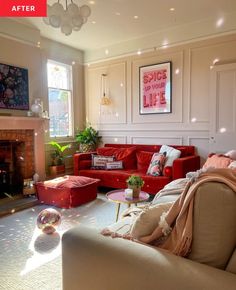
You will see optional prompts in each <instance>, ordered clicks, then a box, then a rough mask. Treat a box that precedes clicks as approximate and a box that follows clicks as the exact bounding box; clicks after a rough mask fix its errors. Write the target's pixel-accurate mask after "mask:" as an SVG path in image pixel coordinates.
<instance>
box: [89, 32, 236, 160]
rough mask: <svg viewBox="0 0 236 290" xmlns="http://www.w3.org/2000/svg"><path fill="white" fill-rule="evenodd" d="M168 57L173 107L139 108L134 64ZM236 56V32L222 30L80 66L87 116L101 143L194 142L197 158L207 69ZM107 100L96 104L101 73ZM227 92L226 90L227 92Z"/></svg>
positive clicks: (206, 112) (204, 140)
mask: <svg viewBox="0 0 236 290" xmlns="http://www.w3.org/2000/svg"><path fill="white" fill-rule="evenodd" d="M167 61H171V62H172V113H170V114H152V115H140V114H139V67H140V66H144V65H150V64H157V63H162V62H167ZM234 62H236V35H231V36H222V37H217V38H212V39H207V40H201V41H198V42H192V43H187V44H184V45H178V46H174V47H166V48H162V49H158V50H155V51H152V52H148V53H143V54H141V55H132V56H124V57H120V58H116V59H111V60H106V61H105V60H104V61H101V62H99V63H93V64H89V65H87V66H86V67H85V78H86V119H87V121H88V122H90V123H91V124H92V125H93V126H95V127H96V128H97V129H99V132H100V134H101V135H102V137H103V143H116V142H117V143H134V144H135V143H136V144H164V143H166V144H185V145H188V144H189V145H195V146H196V148H197V152H198V154H199V155H200V156H201V157H202V162H204V159H205V158H206V157H207V155H208V153H209V148H210V147H209V140H210V139H209V127H210V122H211V117H210V99H209V98H210V97H209V96H210V92H209V91H210V73H211V70H212V68H213V67H214V66H216V65H220V64H226V63H234ZM102 74H107V86H108V90H109V96H110V98H111V100H112V104H111V105H110V106H101V105H100V98H101V95H102V91H101V86H102V81H101V75H102ZM226 97H227V96H226Z"/></svg>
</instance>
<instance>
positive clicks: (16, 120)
mask: <svg viewBox="0 0 236 290" xmlns="http://www.w3.org/2000/svg"><path fill="white" fill-rule="evenodd" d="M47 121H48V119H44V118H37V117H21V116H0V130H33V131H34V161H35V172H37V173H38V174H39V176H40V179H41V180H44V179H45V149H44V135H45V129H47Z"/></svg>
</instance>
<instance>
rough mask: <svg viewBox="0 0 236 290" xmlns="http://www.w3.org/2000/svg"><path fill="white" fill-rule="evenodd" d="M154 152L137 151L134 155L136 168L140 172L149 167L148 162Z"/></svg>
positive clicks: (145, 170)
mask: <svg viewBox="0 0 236 290" xmlns="http://www.w3.org/2000/svg"><path fill="white" fill-rule="evenodd" d="M153 154H154V152H148V151H137V152H136V157H137V169H138V171H140V172H144V173H146V172H147V170H148V167H149V164H150V162H151V160H152V156H153Z"/></svg>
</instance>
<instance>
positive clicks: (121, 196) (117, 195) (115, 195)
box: [106, 189, 149, 222]
mask: <svg viewBox="0 0 236 290" xmlns="http://www.w3.org/2000/svg"><path fill="white" fill-rule="evenodd" d="M106 197H107V199H109V200H110V201H112V202H116V203H117V210H116V222H117V221H118V218H119V212H120V205H121V203H126V204H127V205H128V207H130V206H131V204H135V205H136V206H137V203H140V202H143V201H147V200H148V199H149V194H148V193H146V192H144V191H141V192H140V194H139V197H137V198H132V199H128V198H126V197H125V191H124V189H117V190H112V191H109V192H108V193H107V194H106Z"/></svg>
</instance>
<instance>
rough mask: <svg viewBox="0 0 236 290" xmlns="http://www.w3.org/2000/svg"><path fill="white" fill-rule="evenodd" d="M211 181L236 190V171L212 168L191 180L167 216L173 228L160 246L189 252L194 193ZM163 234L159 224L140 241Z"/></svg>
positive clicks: (184, 254) (181, 252)
mask: <svg viewBox="0 0 236 290" xmlns="http://www.w3.org/2000/svg"><path fill="white" fill-rule="evenodd" d="M210 181H214V182H220V183H224V184H226V185H228V186H229V187H230V188H231V189H232V190H234V191H235V192H236V172H235V171H233V170H232V169H212V170H211V171H210V172H206V173H202V174H201V175H200V176H199V178H198V180H197V181H196V182H195V183H193V184H191V181H189V183H188V184H187V185H186V187H185V189H184V191H183V193H182V194H181V195H180V196H179V198H178V199H177V200H176V201H175V202H174V204H173V205H172V207H171V208H170V210H169V211H168V213H167V215H166V216H165V220H166V222H167V224H168V225H169V226H171V227H172V228H173V229H172V231H171V233H170V235H169V236H168V237H167V239H165V241H164V242H163V243H161V244H159V245H158V247H160V248H163V249H166V250H168V251H170V252H172V253H173V254H176V255H178V256H187V255H188V254H189V251H190V248H191V242H192V226H193V221H192V218H193V202H194V195H195V193H196V191H197V189H198V187H199V186H200V185H201V184H203V183H205V182H210ZM162 236H163V233H162V228H161V227H159V226H158V227H157V228H156V229H155V230H154V231H153V233H151V235H149V236H146V237H142V238H141V239H140V241H142V242H145V243H152V242H154V241H156V240H158V239H159V238H161V237H162Z"/></svg>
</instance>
